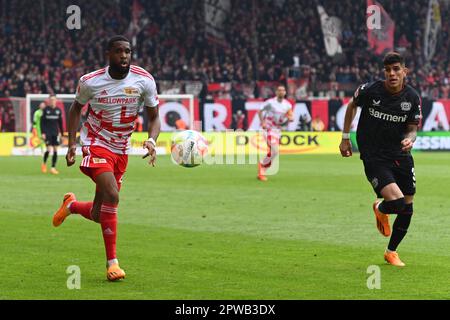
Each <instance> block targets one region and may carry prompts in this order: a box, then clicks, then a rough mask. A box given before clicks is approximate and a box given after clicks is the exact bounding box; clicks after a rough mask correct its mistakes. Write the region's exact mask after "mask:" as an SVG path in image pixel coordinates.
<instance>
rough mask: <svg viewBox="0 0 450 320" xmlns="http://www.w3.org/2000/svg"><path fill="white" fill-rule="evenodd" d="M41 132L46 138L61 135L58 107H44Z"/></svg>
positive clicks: (60, 118) (60, 119) (60, 117)
mask: <svg viewBox="0 0 450 320" xmlns="http://www.w3.org/2000/svg"><path fill="white" fill-rule="evenodd" d="M41 132H42V133H45V134H46V135H48V136H57V135H58V133H60V132H61V134H62V133H63V126H62V114H61V110H60V109H59V108H58V107H55V108H52V107H49V106H47V107H45V109H44V110H43V111H42V117H41Z"/></svg>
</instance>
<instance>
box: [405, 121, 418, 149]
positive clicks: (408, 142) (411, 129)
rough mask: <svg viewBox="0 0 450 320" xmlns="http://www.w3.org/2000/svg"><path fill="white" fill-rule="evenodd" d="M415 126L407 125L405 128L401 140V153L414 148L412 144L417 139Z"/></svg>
mask: <svg viewBox="0 0 450 320" xmlns="http://www.w3.org/2000/svg"><path fill="white" fill-rule="evenodd" d="M417 127H418V126H417V125H416V124H408V127H407V128H406V134H405V138H404V139H403V140H402V142H401V144H402V151H405V152H409V151H411V149H412V148H413V146H414V142H415V141H416V138H417Z"/></svg>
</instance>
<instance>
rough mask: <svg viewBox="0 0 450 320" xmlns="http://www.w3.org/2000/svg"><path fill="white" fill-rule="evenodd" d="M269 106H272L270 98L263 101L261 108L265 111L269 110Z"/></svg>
mask: <svg viewBox="0 0 450 320" xmlns="http://www.w3.org/2000/svg"><path fill="white" fill-rule="evenodd" d="M269 107H270V100H266V101H264V102H263V103H261V106H260V107H259V110H261V111H264V110H267V109H268V108H269Z"/></svg>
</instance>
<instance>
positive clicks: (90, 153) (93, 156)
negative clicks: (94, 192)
mask: <svg viewBox="0 0 450 320" xmlns="http://www.w3.org/2000/svg"><path fill="white" fill-rule="evenodd" d="M82 151H83V160H82V161H81V164H80V170H81V172H83V173H84V174H85V175H87V176H88V177H90V178H91V179H92V180H93V181H94V182H95V178H96V177H97V176H98V175H99V174H101V173H104V172H112V173H114V177H115V178H116V182H117V186H118V187H119V190H120V187H121V185H122V178H123V175H124V174H125V171H126V169H127V164H128V155H127V154H117V153H114V152H112V151H109V150H108V149H106V148H102V147H100V146H84V147H82Z"/></svg>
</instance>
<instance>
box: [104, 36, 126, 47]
mask: <svg viewBox="0 0 450 320" xmlns="http://www.w3.org/2000/svg"><path fill="white" fill-rule="evenodd" d="M116 41H125V42H128V43H130V40H128V38H127V37H125V36H122V35H116V36H113V37H111V38H110V39H109V40H108V45H107V47H106V48H107V49H108V50H111V48H112V47H113V45H114V42H116Z"/></svg>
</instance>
